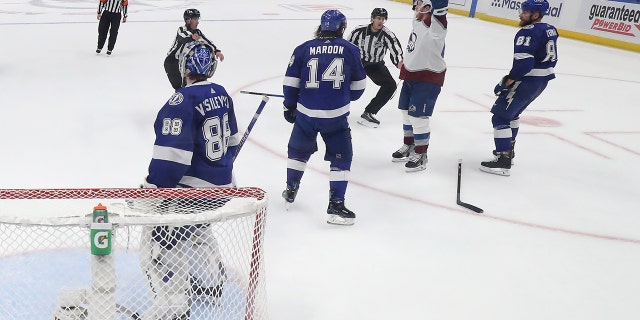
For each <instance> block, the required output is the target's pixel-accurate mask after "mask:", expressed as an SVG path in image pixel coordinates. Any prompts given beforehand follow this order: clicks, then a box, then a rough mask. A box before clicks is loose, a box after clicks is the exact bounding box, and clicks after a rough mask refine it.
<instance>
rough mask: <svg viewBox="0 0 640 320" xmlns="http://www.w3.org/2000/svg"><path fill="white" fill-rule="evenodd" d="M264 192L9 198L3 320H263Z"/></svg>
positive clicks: (30, 192)
mask: <svg viewBox="0 0 640 320" xmlns="http://www.w3.org/2000/svg"><path fill="white" fill-rule="evenodd" d="M266 210H267V199H266V193H265V192H264V191H263V190H261V189H258V188H180V189H178V188H176V189H174V188H161V189H124V188H123V189H0V319H3V320H13V319H16V320H18V319H19V320H24V319H30V320H33V319H48V320H50V319H55V320H71V319H73V320H76V319H78V320H79V319H89V320H107V319H108V320H120V319H145V320H146V319H152V320H158V319H163V320H164V319H167V320H169V319H239V320H263V319H266V292H265V290H266V289H265V279H264V266H263V252H262V247H263V236H264V228H265V219H266Z"/></svg>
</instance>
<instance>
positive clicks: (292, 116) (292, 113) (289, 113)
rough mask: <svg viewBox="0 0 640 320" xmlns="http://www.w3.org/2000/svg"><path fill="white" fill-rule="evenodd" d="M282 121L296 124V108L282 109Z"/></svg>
mask: <svg viewBox="0 0 640 320" xmlns="http://www.w3.org/2000/svg"><path fill="white" fill-rule="evenodd" d="M284 119H285V120H287V122H289V123H294V122H296V108H287V107H286V106H285V107H284Z"/></svg>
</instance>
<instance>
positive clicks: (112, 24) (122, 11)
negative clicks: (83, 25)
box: [96, 0, 129, 55]
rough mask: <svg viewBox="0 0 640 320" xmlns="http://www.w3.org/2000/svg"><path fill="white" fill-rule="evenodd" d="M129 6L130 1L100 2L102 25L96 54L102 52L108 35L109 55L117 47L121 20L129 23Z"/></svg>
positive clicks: (99, 26) (99, 29)
mask: <svg viewBox="0 0 640 320" xmlns="http://www.w3.org/2000/svg"><path fill="white" fill-rule="evenodd" d="M128 5H129V0H100V3H99V4H98V20H100V23H98V48H97V49H96V53H100V52H102V47H104V43H105V42H106V41H107V33H108V34H109V43H107V54H108V55H111V52H112V51H113V47H114V46H115V45H116V39H118V29H120V19H122V23H125V22H127V6H128ZM109 30H111V31H109Z"/></svg>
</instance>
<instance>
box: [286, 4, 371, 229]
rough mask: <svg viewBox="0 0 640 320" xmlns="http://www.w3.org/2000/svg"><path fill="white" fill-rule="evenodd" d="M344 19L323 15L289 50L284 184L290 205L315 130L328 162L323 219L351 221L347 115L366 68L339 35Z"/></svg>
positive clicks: (313, 149) (329, 12) (314, 147)
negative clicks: (310, 32)
mask: <svg viewBox="0 0 640 320" xmlns="http://www.w3.org/2000/svg"><path fill="white" fill-rule="evenodd" d="M346 27H347V18H346V17H345V16H344V15H343V14H342V13H341V12H340V11H338V10H327V11H325V12H324V13H323V14H322V17H321V19H320V26H319V27H318V29H317V30H316V33H315V39H312V40H309V41H306V42H304V43H303V44H301V45H299V46H298V47H296V48H295V50H294V51H293V55H292V56H291V60H290V61H289V66H288V67H287V71H286V74H285V78H284V85H283V91H284V108H285V111H284V117H285V119H286V120H287V121H288V122H290V123H293V124H294V125H293V130H292V132H291V137H290V139H289V145H288V161H287V188H286V190H285V191H284V192H283V193H282V197H283V198H284V199H285V201H286V202H287V203H292V202H293V201H294V200H295V198H296V195H297V193H298V188H299V187H300V180H301V179H302V175H303V174H304V170H305V168H306V166H307V161H308V160H309V158H310V157H311V155H312V154H313V153H314V152H316V151H318V145H317V142H316V140H317V136H318V133H319V134H320V136H322V139H323V140H324V142H325V145H326V152H325V156H324V159H325V160H326V161H329V162H330V167H331V172H330V173H329V180H330V182H329V206H328V208H327V214H328V215H329V217H328V220H327V222H328V223H331V224H339V225H352V224H353V220H354V218H355V214H354V213H353V212H352V211H351V210H349V209H347V208H346V207H345V205H344V200H345V193H346V190H347V184H348V175H349V171H350V170H351V160H352V157H353V148H352V145H351V129H350V128H349V122H348V121H347V116H348V115H349V104H350V102H351V101H354V100H357V99H359V98H360V96H362V93H363V92H364V88H365V85H366V76H367V75H366V72H365V70H364V67H363V66H362V62H361V60H360V50H359V49H358V47H356V46H355V45H353V44H352V43H350V42H349V41H347V40H345V39H343V38H342V36H343V34H344V30H345V29H346Z"/></svg>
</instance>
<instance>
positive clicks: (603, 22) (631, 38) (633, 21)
mask: <svg viewBox="0 0 640 320" xmlns="http://www.w3.org/2000/svg"><path fill="white" fill-rule="evenodd" d="M580 13H581V14H580V16H579V17H578V23H577V26H578V27H579V29H580V30H584V31H585V32H587V33H589V34H592V35H596V36H601V37H607V38H614V39H618V40H621V41H628V42H632V43H636V44H640V2H639V1H632V0H617V1H614V0H610V1H588V2H584V3H583V4H582V8H581V10H580Z"/></svg>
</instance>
